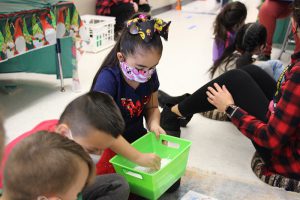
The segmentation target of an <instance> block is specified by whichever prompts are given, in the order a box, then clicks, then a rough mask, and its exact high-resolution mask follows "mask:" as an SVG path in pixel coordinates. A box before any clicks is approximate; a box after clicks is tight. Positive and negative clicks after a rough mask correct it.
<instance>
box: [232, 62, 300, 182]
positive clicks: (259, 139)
mask: <svg viewBox="0 0 300 200" xmlns="http://www.w3.org/2000/svg"><path fill="white" fill-rule="evenodd" d="M292 62H295V61H292ZM285 80H286V81H285V82H284V83H283V84H282V85H281V91H282V96H281V98H280V100H279V101H278V103H277V106H276V108H275V112H274V113H273V114H272V113H270V112H269V113H268V116H269V120H268V123H267V124H266V123H264V122H262V121H260V120H258V119H256V118H255V117H253V116H251V115H249V114H248V113H247V112H246V111H244V110H243V109H241V108H239V109H238V110H237V112H235V113H234V115H233V117H232V118H231V121H232V122H233V123H234V124H235V125H236V126H237V127H238V129H239V130H240V131H241V132H242V133H243V134H244V135H245V136H247V137H248V138H249V139H251V140H252V141H254V142H255V143H256V144H258V145H259V146H262V147H265V148H268V149H270V150H271V151H272V153H271V154H272V156H271V160H270V163H271V164H270V165H271V166H268V168H269V170H271V171H273V172H275V173H278V174H281V175H284V176H287V177H297V179H298V178H299V179H300V62H298V63H296V64H295V66H294V67H293V68H292V69H291V70H290V71H289V72H287V74H286V76H285Z"/></svg>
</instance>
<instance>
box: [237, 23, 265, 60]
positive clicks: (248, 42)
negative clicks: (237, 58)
mask: <svg viewBox="0 0 300 200" xmlns="http://www.w3.org/2000/svg"><path fill="white" fill-rule="evenodd" d="M266 41H267V30H266V28H265V27H264V26H263V25H262V24H260V23H248V24H245V25H244V26H242V27H241V28H240V29H239V30H238V32H237V35H236V39H235V48H236V50H238V51H240V52H241V53H245V52H249V53H251V54H256V55H258V54H260V53H261V51H262V50H263V48H264V47H265V45H266Z"/></svg>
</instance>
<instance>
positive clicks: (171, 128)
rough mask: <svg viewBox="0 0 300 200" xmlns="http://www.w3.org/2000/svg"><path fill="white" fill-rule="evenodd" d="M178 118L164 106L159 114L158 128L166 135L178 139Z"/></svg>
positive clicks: (169, 108)
mask: <svg viewBox="0 0 300 200" xmlns="http://www.w3.org/2000/svg"><path fill="white" fill-rule="evenodd" d="M179 120H180V118H179V116H178V115H176V114H175V113H173V112H172V111H171V107H169V106H167V105H166V106H165V107H164V108H163V111H162V112H161V114H160V126H161V127H162V128H163V129H164V130H165V131H166V132H167V134H168V135H171V136H175V137H180V132H181V131H180V121H179Z"/></svg>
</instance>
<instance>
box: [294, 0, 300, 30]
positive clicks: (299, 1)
mask: <svg viewBox="0 0 300 200" xmlns="http://www.w3.org/2000/svg"><path fill="white" fill-rule="evenodd" d="M293 18H294V20H295V22H296V23H297V26H299V25H300V0H295V1H294V2H293Z"/></svg>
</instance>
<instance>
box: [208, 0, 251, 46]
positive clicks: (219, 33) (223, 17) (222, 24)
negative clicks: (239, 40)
mask: <svg viewBox="0 0 300 200" xmlns="http://www.w3.org/2000/svg"><path fill="white" fill-rule="evenodd" d="M246 17H247V8H246V6H245V5H244V4H243V3H241V2H239V1H235V2H231V3H228V4H226V5H225V6H224V7H223V8H222V10H221V12H220V13H219V14H218V15H217V17H216V20H215V22H214V36H215V38H216V39H218V40H222V41H225V40H226V38H227V31H230V32H231V31H237V30H238V29H239V27H241V26H242V25H243V24H244V23H245V19H246Z"/></svg>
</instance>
